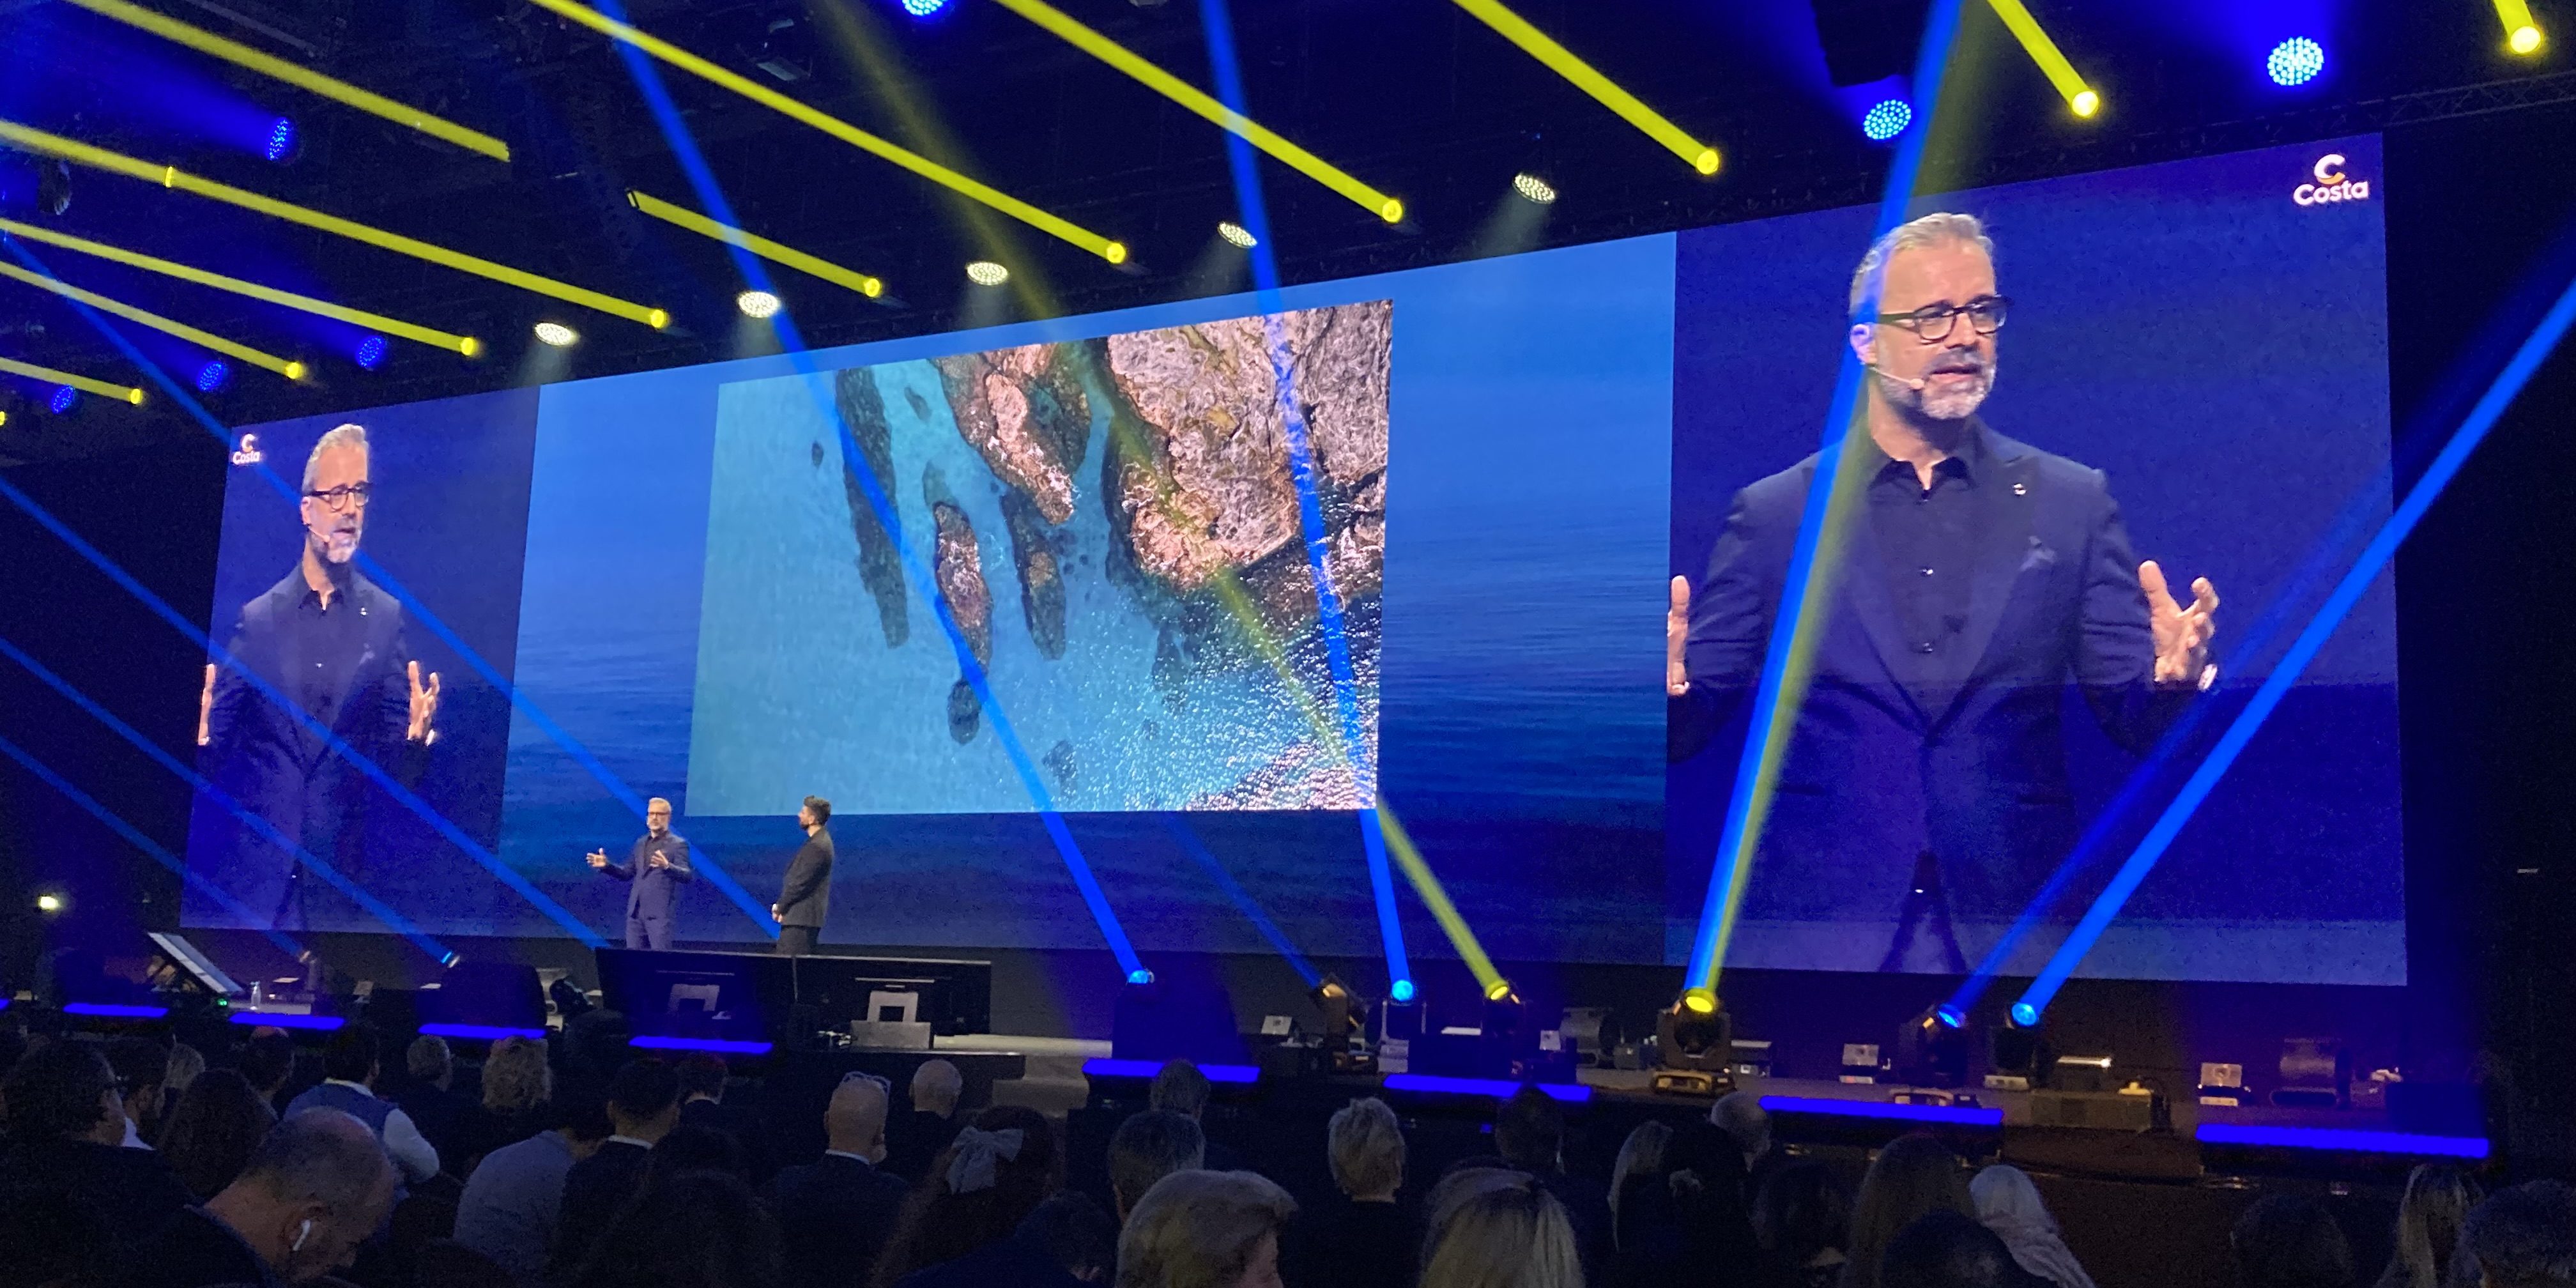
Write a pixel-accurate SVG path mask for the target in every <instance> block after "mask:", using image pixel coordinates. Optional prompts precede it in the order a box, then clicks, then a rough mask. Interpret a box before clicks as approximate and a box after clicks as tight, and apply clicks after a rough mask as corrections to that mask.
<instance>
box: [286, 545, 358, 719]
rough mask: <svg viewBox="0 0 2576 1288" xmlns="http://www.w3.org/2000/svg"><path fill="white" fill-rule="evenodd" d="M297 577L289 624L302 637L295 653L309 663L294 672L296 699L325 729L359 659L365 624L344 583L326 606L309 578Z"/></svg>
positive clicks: (346, 694)
mask: <svg viewBox="0 0 2576 1288" xmlns="http://www.w3.org/2000/svg"><path fill="white" fill-rule="evenodd" d="M298 581H299V582H300V583H302V584H303V587H304V593H303V594H301V595H298V596H296V598H295V621H294V622H293V624H292V625H291V626H290V627H289V628H288V629H290V630H292V631H293V632H294V633H295V634H296V635H298V636H299V637H301V638H302V639H303V641H304V643H303V646H302V648H301V650H300V651H299V655H300V656H301V657H303V658H304V659H305V660H306V661H308V662H310V663H311V665H309V666H306V667H304V668H303V673H302V674H300V675H298V676H296V677H295V701H296V704H297V705H298V706H301V707H303V708H304V710H305V711H306V712H308V713H310V714H311V715H312V717H313V718H314V719H316V720H319V721H321V722H322V725H323V727H324V728H326V729H327V728H331V727H333V725H334V724H335V723H336V722H337V721H338V720H339V718H340V705H341V704H342V703H344V702H346V701H348V698H349V681H350V680H351V679H352V678H354V677H355V676H356V675H357V673H358V660H359V659H360V658H361V657H364V656H365V655H366V651H367V624H366V622H365V621H363V620H361V616H360V614H359V612H358V604H357V601H356V600H355V599H353V598H351V597H350V595H349V588H348V586H347V585H345V584H343V585H340V586H337V587H335V588H334V589H333V590H332V592H331V606H330V607H329V608H327V609H326V608H324V607H323V606H322V596H321V595H320V594H318V593H316V592H315V591H314V589H313V587H312V585H311V583H309V582H302V579H301V577H299V578H298Z"/></svg>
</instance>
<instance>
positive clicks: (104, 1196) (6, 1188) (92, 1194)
mask: <svg viewBox="0 0 2576 1288" xmlns="http://www.w3.org/2000/svg"><path fill="white" fill-rule="evenodd" d="M20 1193H41V1194H60V1195H65V1196H67V1197H68V1198H69V1199H70V1200H71V1202H72V1203H73V1204H75V1205H77V1206H79V1207H82V1208H86V1209H88V1210H89V1211H92V1212H95V1213H97V1214H98V1216H99V1218H100V1220H101V1221H102V1222H103V1223H104V1224H105V1226H106V1228H107V1231H108V1233H109V1234H110V1235H111V1236H113V1237H114V1238H115V1239H116V1240H117V1241H118V1242H119V1243H125V1244H132V1243H135V1242H138V1241H140V1240H144V1239H148V1238H150V1237H152V1236H154V1235H157V1234H159V1233H161V1231H162V1229H163V1228H164V1227H166V1226H168V1225H169V1224H170V1223H171V1220H172V1218H174V1217H176V1216H178V1215H179V1214H180V1213H181V1212H184V1211H186V1210H187V1209H188V1208H189V1207H190V1206H191V1205H192V1204H194V1203H195V1202H196V1201H197V1199H196V1196H195V1195H193V1194H190V1193H189V1192H188V1187H187V1186H186V1185H184V1184H181V1183H180V1181H179V1177H178V1174H177V1173H175V1172H172V1171H171V1170H170V1164H169V1163H168V1162H167V1161H165V1160H164V1159H163V1158H162V1157H161V1155H159V1154H157V1153H154V1152H153V1151H151V1150H148V1149H121V1148H118V1147H117V1146H114V1145H101V1144H98V1143H96V1142H94V1141H86V1140H53V1141H29V1142H24V1143H18V1144H12V1145H10V1146H9V1148H8V1149H7V1150H6V1151H5V1152H0V1195H9V1194H20Z"/></svg>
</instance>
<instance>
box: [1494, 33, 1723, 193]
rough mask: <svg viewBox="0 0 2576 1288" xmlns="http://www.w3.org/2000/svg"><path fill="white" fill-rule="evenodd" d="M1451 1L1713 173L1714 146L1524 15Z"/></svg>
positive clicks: (1679, 154)
mask: <svg viewBox="0 0 2576 1288" xmlns="http://www.w3.org/2000/svg"><path fill="white" fill-rule="evenodd" d="M1456 3H1457V5H1458V7H1459V8H1461V9H1464V10H1466V11H1467V12H1468V13H1470V14H1473V15H1475V18H1476V20H1477V21H1478V22H1481V23H1483V24H1485V25H1486V26H1488V27H1491V28H1493V29H1494V31H1495V32H1496V33H1497V34H1499V35H1501V36H1502V38H1503V39H1505V40H1508V41H1510V42H1512V43H1513V44H1515V45H1518V46H1520V47H1521V51H1522V52H1524V53H1526V54H1528V55H1529V56H1530V57H1532V58H1535V59H1537V60H1539V61H1540V62H1542V63H1545V64H1547V67H1548V69H1549V70H1550V71H1553V72H1555V73H1556V74H1557V75H1559V76H1562V77H1564V78H1565V79H1566V80H1568V81H1570V82H1572V83H1573V85H1574V87H1575V88H1576V89H1579V90H1582V91H1583V92H1584V93H1586V94H1589V95H1591V96H1592V97H1593V98H1594V99H1595V100H1597V101H1598V102H1599V103H1600V104H1601V105H1602V106H1603V107H1606V108H1609V109H1610V110H1611V111H1613V112H1616V113H1618V114H1619V116H1620V118H1621V119H1622V120H1625V121H1626V122H1628V124H1630V125H1633V126H1636V127H1637V128H1638V129H1640V130H1643V131H1645V133H1646V137H1648V138H1650V139H1653V140H1654V141H1655V142H1657V143H1660V144H1663V145H1664V147H1665V148H1667V149H1669V150H1670V151H1671V152H1672V154H1673V155H1674V156H1677V157H1680V158H1681V159H1682V160H1683V161H1685V162H1687V163H1689V165H1690V168H1692V169H1694V170H1697V171H1699V172H1700V173H1701V174H1715V173H1717V149H1716V148H1713V147H1710V146H1708V145H1707V144H1705V143H1702V142H1700V141H1699V140H1697V139H1694V138H1692V137H1691V136H1690V135H1688V134H1685V133H1683V132H1682V128H1681V127H1680V126H1678V125H1675V124H1673V123H1672V122H1670V121H1667V120H1665V119H1664V118H1663V117H1662V116H1661V115H1660V114H1658V113H1657V112H1656V111H1655V109H1653V108H1651V107H1648V106H1646V105H1645V104H1644V103H1641V102H1638V101H1637V96H1636V95H1634V94H1631V93H1629V92H1628V91H1626V90H1624V89H1621V88H1619V85H1618V83H1617V82H1615V81H1613V80H1611V79H1610V78H1609V77H1607V76H1604V75H1602V74H1601V73H1600V72H1598V71H1596V70H1594V69H1593V66H1592V64H1590V63H1587V62H1585V61H1583V60H1582V59H1580V58H1577V57H1575V56H1574V53H1573V51H1572V50H1569V49H1567V48H1566V47H1565V46H1563V45H1560V44H1558V43H1556V41H1555V40H1553V39H1551V38H1550V37H1549V36H1548V34H1547V33H1546V32H1543V31H1540V30H1539V29H1538V28H1536V27H1533V26H1531V25H1529V22H1528V20H1526V19H1524V18H1522V17H1521V16H1520V15H1519V14H1516V13H1513V12H1512V11H1511V10H1509V9H1506V8H1504V7H1503V6H1502V5H1501V4H1499V3H1496V0H1456Z"/></svg>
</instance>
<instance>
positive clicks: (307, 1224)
mask: <svg viewBox="0 0 2576 1288" xmlns="http://www.w3.org/2000/svg"><path fill="white" fill-rule="evenodd" d="M312 1236H313V1218H311V1217H306V1218H305V1219H304V1224H302V1225H299V1226H297V1227H295V1242H294V1243H292V1244H289V1245H288V1246H287V1249H286V1250H287V1251H289V1252H302V1251H304V1241H305V1240H306V1239H308V1238H311V1237H312Z"/></svg>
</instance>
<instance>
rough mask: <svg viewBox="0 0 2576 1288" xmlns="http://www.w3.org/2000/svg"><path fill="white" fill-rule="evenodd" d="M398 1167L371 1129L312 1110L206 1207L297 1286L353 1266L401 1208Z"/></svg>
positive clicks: (273, 1132) (279, 1130)
mask: <svg viewBox="0 0 2576 1288" xmlns="http://www.w3.org/2000/svg"><path fill="white" fill-rule="evenodd" d="M394 1180H395V1178H394V1166H393V1162H392V1160H390V1159H388V1158H386V1157H385V1147H384V1146H383V1145H382V1144H381V1143H379V1142H378V1141H377V1140H376V1134H375V1132H373V1131H371V1130H369V1129H368V1127H367V1125H366V1124H365V1123H362V1122H360V1121H358V1120H357V1119H355V1118H352V1117H350V1116H349V1115H347V1114H344V1113H341V1112H340V1111H339V1110H336V1109H308V1110H305V1111H304V1112H303V1113H300V1114H297V1115H295V1116H294V1117H292V1118H289V1119H287V1120H286V1121H284V1122H281V1123H279V1124H278V1125H277V1126H275V1127H273V1128H271V1129H270V1130H269V1133H268V1135H267V1136H266V1137H265V1138H263V1139H262V1140H261V1141H260V1143H259V1148H258V1149H257V1150H255V1151H253V1152H252V1154H251V1156H250V1161H249V1163H247V1164H245V1165H244V1166H243V1168H242V1172H241V1176H240V1177H239V1178H237V1179H236V1180H234V1181H233V1183H232V1184H231V1185H230V1186H228V1187H226V1188H225V1189H224V1191H223V1193H221V1194H218V1195H216V1196H215V1197H214V1198H213V1199H211V1200H209V1201H208V1202H207V1204H206V1210H207V1211H208V1212H209V1213H211V1214H213V1215H214V1216H215V1218H216V1219H217V1220H220V1221H222V1222H223V1223H224V1224H226V1225H228V1226H231V1227H232V1229H233V1231H234V1233H236V1234H239V1235H240V1236H241V1237H242V1241H243V1242H245V1243H247V1244H249V1245H250V1247H251V1250H252V1251H253V1252H256V1253H258V1254H259V1257H260V1259H261V1260H263V1261H265V1262H267V1263H268V1265H269V1267H270V1269H272V1270H274V1271H276V1272H277V1274H278V1277H279V1278H281V1279H284V1280H286V1281H287V1282H289V1283H294V1282H299V1281H302V1280H306V1279H314V1278H319V1277H320V1276H323V1275H327V1274H329V1273H331V1272H332V1271H334V1270H337V1269H339V1268H340V1267H342V1266H345V1265H347V1264H348V1263H349V1260H350V1258H351V1256H352V1255H353V1254H354V1253H355V1252H356V1250H357V1247H358V1244H359V1243H360V1242H361V1241H363V1240H365V1239H366V1237H367V1236H368V1235H370V1234H373V1233H374V1232H375V1230H376V1227H377V1226H379V1225H381V1224H383V1222H384V1219H385V1214H386V1212H387V1211H389V1210H390V1209H391V1208H392V1207H393V1200H394Z"/></svg>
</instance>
